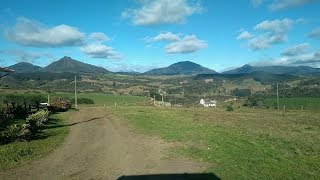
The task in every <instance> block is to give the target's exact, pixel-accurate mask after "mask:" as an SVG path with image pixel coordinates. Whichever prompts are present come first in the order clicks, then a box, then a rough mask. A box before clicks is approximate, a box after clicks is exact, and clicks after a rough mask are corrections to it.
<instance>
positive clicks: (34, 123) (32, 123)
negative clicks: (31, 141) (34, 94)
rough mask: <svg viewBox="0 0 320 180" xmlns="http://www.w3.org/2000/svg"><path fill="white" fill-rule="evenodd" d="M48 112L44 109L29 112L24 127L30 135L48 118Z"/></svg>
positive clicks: (34, 133)
mask: <svg viewBox="0 0 320 180" xmlns="http://www.w3.org/2000/svg"><path fill="white" fill-rule="evenodd" d="M48 117H49V112H48V111H45V110H41V111H38V112H36V113H34V114H31V115H29V116H28V118H27V119H26V123H27V125H26V129H28V130H29V131H30V134H31V136H34V135H36V134H37V133H38V132H39V131H40V129H41V127H42V126H43V124H44V123H45V122H46V121H47V120H48Z"/></svg>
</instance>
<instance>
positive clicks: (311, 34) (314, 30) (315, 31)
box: [308, 27, 320, 39]
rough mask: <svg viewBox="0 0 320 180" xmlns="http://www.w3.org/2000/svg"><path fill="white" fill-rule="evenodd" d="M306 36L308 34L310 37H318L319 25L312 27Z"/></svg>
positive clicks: (319, 36)
mask: <svg viewBox="0 0 320 180" xmlns="http://www.w3.org/2000/svg"><path fill="white" fill-rule="evenodd" d="M308 36H309V37H310V38H317V39H320V27H319V28H315V29H313V30H312V31H311V32H310V33H309V34H308Z"/></svg>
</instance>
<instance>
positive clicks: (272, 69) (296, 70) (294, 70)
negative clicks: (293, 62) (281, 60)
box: [223, 64, 320, 75]
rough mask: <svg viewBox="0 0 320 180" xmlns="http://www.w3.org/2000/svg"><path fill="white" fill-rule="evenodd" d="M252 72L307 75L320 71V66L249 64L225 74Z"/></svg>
mask: <svg viewBox="0 0 320 180" xmlns="http://www.w3.org/2000/svg"><path fill="white" fill-rule="evenodd" d="M252 72H265V73H270V74H291V75H307V74H315V73H320V68H313V67H309V66H296V67H293V66H262V67H255V66H250V65H248V64H246V65H244V66H242V67H239V68H236V69H233V70H229V71H225V72H223V74H249V73H252Z"/></svg>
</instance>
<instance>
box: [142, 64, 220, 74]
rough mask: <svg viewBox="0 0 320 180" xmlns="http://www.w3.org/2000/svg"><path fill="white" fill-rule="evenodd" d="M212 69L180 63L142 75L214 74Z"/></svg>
mask: <svg viewBox="0 0 320 180" xmlns="http://www.w3.org/2000/svg"><path fill="white" fill-rule="evenodd" d="M216 73H217V72H215V71H214V70H212V69H209V68H206V67H203V66H201V65H199V64H196V63H194V62H190V61H181V62H177V63H174V64H171V65H170V66H168V67H164V68H156V69H152V70H150V71H147V72H145V73H143V74H144V75H157V76H161V75H191V74H216Z"/></svg>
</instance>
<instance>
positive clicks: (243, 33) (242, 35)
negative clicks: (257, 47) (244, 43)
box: [237, 31, 253, 40]
mask: <svg viewBox="0 0 320 180" xmlns="http://www.w3.org/2000/svg"><path fill="white" fill-rule="evenodd" d="M252 37H253V35H252V34H250V33H249V32H248V31H241V32H240V34H239V35H238V37H237V40H247V39H250V38H252Z"/></svg>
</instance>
